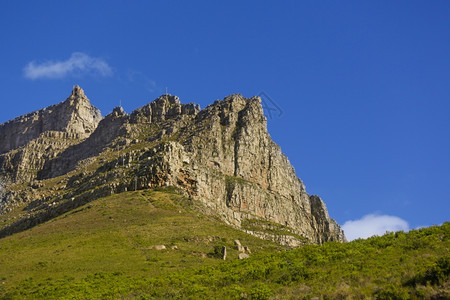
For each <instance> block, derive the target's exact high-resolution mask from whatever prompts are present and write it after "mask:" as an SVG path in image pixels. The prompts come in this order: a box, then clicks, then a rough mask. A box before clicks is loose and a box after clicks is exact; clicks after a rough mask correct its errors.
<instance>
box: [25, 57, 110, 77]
mask: <svg viewBox="0 0 450 300" xmlns="http://www.w3.org/2000/svg"><path fill="white" fill-rule="evenodd" d="M23 71H24V75H25V77H26V78H29V79H40V78H49V79H59V78H63V77H65V76H67V75H73V74H77V75H78V74H86V73H91V74H97V75H100V76H111V75H112V73H113V71H112V69H111V67H110V66H109V65H108V64H107V63H106V62H105V61H104V60H102V59H100V58H95V57H90V56H89V55H87V54H85V53H82V52H74V53H72V55H71V56H70V58H69V59H67V60H65V61H46V62H43V63H36V62H34V61H32V62H30V63H28V65H26V67H25V68H24V69H23Z"/></svg>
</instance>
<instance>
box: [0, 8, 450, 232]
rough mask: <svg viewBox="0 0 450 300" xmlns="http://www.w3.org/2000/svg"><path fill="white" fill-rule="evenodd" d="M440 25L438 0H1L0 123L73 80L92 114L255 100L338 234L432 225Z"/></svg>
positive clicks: (440, 175)
mask: <svg viewBox="0 0 450 300" xmlns="http://www.w3.org/2000/svg"><path fill="white" fill-rule="evenodd" d="M449 16H450V2H448V1H339V2H338V1H283V2H281V1H221V2H216V1H39V2H38V1H1V2H0V28H1V29H0V41H1V45H0V51H1V55H0V66H1V67H0V88H1V91H2V92H1V96H0V99H1V100H0V101H1V104H2V109H1V111H0V122H5V121H7V120H9V119H11V118H14V117H16V116H19V115H21V114H24V113H27V112H30V111H33V110H36V109H40V108H42V107H46V106H48V105H51V104H55V103H58V102H60V101H62V100H64V99H65V98H66V97H67V96H68V95H69V94H70V91H71V89H72V86H73V85H74V84H79V85H80V86H81V87H82V88H83V89H84V90H85V92H86V94H87V96H88V97H89V98H90V100H91V102H92V103H93V104H94V105H95V106H97V107H98V108H100V110H101V111H102V113H103V115H106V114H108V113H109V112H111V110H112V109H113V107H115V106H117V105H119V103H120V102H121V103H122V106H123V107H124V109H125V110H126V111H128V112H131V111H132V110H133V109H135V108H138V107H140V106H142V105H144V104H146V103H148V102H150V101H151V100H153V99H155V98H156V97H158V96H159V95H161V94H163V93H165V90H166V87H167V88H168V91H169V93H171V94H175V95H178V96H179V97H180V98H181V101H182V102H196V103H199V104H200V105H201V106H202V107H205V106H206V105H208V104H210V103H212V102H213V101H214V100H216V99H222V98H224V97H225V96H227V95H229V94H232V93H241V94H243V95H244V96H246V97H250V96H253V95H258V94H260V93H261V92H264V93H265V94H266V95H268V96H269V97H270V99H271V101H272V102H270V101H267V107H266V108H269V109H270V108H272V109H277V111H274V112H273V114H272V117H271V118H269V119H268V127H269V132H270V134H271V136H272V138H273V139H274V140H275V141H276V142H277V143H278V144H280V145H281V148H282V150H283V152H284V153H285V154H287V156H288V157H289V159H290V161H291V163H292V164H293V165H294V167H295V169H296V171H297V175H298V176H299V177H300V178H301V179H302V180H303V181H304V183H305V184H306V187H307V191H308V192H309V193H310V194H318V195H320V196H321V197H322V198H323V199H324V201H325V203H326V204H327V206H328V209H329V212H330V215H331V216H332V217H333V218H335V219H336V220H337V221H338V222H339V223H340V224H344V223H346V222H347V221H353V222H348V223H347V224H346V227H345V228H347V229H348V230H349V231H350V230H353V229H354V228H352V227H351V226H352V224H353V227H355V224H358V225H357V226H356V227H362V226H361V225H360V224H361V223H355V222H356V221H359V222H366V223H367V222H369V221H370V222H372V223H370V224H374V225H371V227H370V228H371V229H373V232H375V229H376V230H386V228H387V229H390V228H396V229H398V228H400V229H407V228H416V227H419V226H428V225H432V224H440V223H442V222H444V221H448V220H449V219H450V218H449V211H450V207H449V206H450V205H449V203H450V139H449V133H450V118H449V113H450V55H449V53H450V18H449ZM278 108H279V109H281V111H278ZM280 112H282V113H281V115H280ZM374 220H375V221H377V222H373V221H374ZM386 224H387V225H389V226H388V227H386V226H387V225H386ZM380 228H381V229H380ZM369 231H370V230H369ZM369 234H370V232H369ZM361 236H362V234H361Z"/></svg>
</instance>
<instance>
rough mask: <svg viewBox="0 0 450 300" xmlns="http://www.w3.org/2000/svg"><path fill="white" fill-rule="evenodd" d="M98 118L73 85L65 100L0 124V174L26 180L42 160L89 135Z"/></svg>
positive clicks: (81, 92)
mask: <svg viewBox="0 0 450 300" xmlns="http://www.w3.org/2000/svg"><path fill="white" fill-rule="evenodd" d="M101 119H102V116H101V113H100V111H99V110H98V109H97V108H95V107H94V106H93V105H91V103H90V101H89V99H88V98H87V97H86V96H85V94H84V92H83V90H82V89H81V88H80V87H79V86H75V87H74V88H73V91H72V94H71V95H70V97H69V98H67V99H66V100H65V101H63V102H61V103H59V104H56V105H52V106H49V107H47V108H44V109H41V110H38V111H35V112H32V113H29V114H27V115H24V116H21V117H18V118H16V119H14V120H11V121H9V122H6V123H3V124H0V167H1V169H0V170H1V171H0V174H1V175H7V176H8V177H10V178H11V179H12V180H13V181H15V182H27V181H30V180H31V179H33V177H34V176H35V175H36V172H37V171H38V170H39V169H40V168H41V167H42V166H43V164H44V163H45V162H46V161H48V160H49V159H51V158H53V157H55V156H56V155H57V154H58V153H60V152H61V151H63V150H64V149H66V148H67V147H69V146H71V145H73V144H77V143H79V142H80V141H82V140H83V139H85V138H87V137H88V136H90V134H91V133H92V132H94V131H95V129H96V128H97V125H98V123H99V122H100V120H101Z"/></svg>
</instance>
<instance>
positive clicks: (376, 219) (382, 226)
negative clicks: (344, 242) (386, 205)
mask: <svg viewBox="0 0 450 300" xmlns="http://www.w3.org/2000/svg"><path fill="white" fill-rule="evenodd" d="M342 229H344V233H345V236H346V237H347V239H348V240H349V241H352V240H354V239H357V238H363V239H365V238H368V237H371V236H373V235H383V234H385V233H386V231H399V230H403V231H408V230H409V225H408V222H406V221H405V220H403V219H401V218H399V217H396V216H388V215H377V214H369V215H366V216H364V217H362V218H361V219H359V220H350V221H347V222H345V223H344V225H342Z"/></svg>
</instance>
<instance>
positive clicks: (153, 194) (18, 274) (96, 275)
mask: <svg viewBox="0 0 450 300" xmlns="http://www.w3.org/2000/svg"><path fill="white" fill-rule="evenodd" d="M235 239H239V240H240V241H241V242H242V243H243V245H246V246H248V247H249V248H250V249H251V250H252V251H253V252H254V253H256V254H258V253H269V252H273V251H277V250H280V249H282V247H281V246H278V245H276V244H274V243H271V242H267V241H262V240H260V239H258V238H255V237H253V236H250V235H247V234H245V233H243V232H241V231H238V230H235V229H232V228H230V227H228V226H226V225H224V224H223V223H221V222H219V221H217V220H216V219H214V218H212V217H208V216H205V215H202V214H200V213H199V212H198V211H197V210H196V209H194V204H193V203H192V202H191V201H190V200H188V199H185V198H184V197H182V196H181V195H179V194H177V193H176V191H174V190H171V189H170V188H169V189H163V188H160V189H159V190H158V191H155V190H153V191H151V190H147V191H138V192H127V193H122V194H116V195H112V196H110V197H106V198H102V199H98V200H96V201H93V202H91V203H90V204H88V205H85V206H83V207H80V208H78V209H76V210H74V211H72V212H69V213H66V214H64V215H62V216H60V217H58V218H55V219H53V220H51V221H49V222H46V223H44V224H41V225H39V226H37V227H34V228H32V229H30V230H28V231H25V232H21V233H18V234H15V235H13V236H10V237H6V238H3V239H0V266H1V267H0V298H1V297H4V298H23V297H25V298H27V297H29V298H35V297H38V298H49V297H50V298H51V297H57V298H59V297H62V296H64V295H65V294H67V293H69V294H71V293H72V291H77V290H78V292H74V293H75V294H76V295H78V296H79V297H81V298H85V297H88V298H90V297H95V298H96V297H103V296H104V295H103V293H106V294H105V295H110V296H114V295H117V294H119V295H127V294H130V293H135V292H136V291H139V290H145V288H146V286H148V284H149V283H148V280H149V278H154V277H158V276H163V275H167V274H173V273H178V272H183V271H186V270H189V269H193V268H198V267H199V266H212V265H216V264H218V263H221V262H223V261H221V260H220V259H217V258H215V257H214V255H213V253H214V248H215V247H217V246H222V245H225V246H227V249H228V258H229V259H231V260H236V259H237V257H238V252H237V250H236V249H234V240H235ZM156 245H165V246H166V247H167V249H166V250H163V251H158V250H156V249H154V246H156ZM174 246H176V248H175V247H174ZM172 247H174V248H175V249H172ZM111 278H112V279H111ZM113 279H114V280H113ZM131 281H132V282H135V283H134V284H130V282H131ZM110 282H115V283H114V285H117V286H118V287H119V289H118V290H117V289H115V288H113V289H111V286H110V284H109V283H110ZM92 285H101V286H102V287H101V288H99V287H97V288H95V289H94V290H92ZM120 286H122V287H120ZM111 291H114V292H111ZM111 293H112V294H111Z"/></svg>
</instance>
